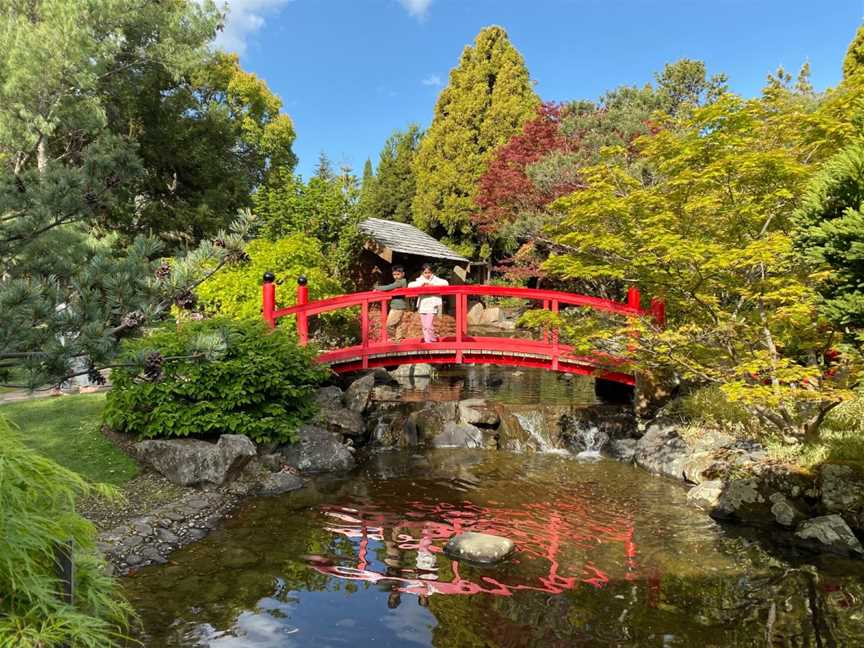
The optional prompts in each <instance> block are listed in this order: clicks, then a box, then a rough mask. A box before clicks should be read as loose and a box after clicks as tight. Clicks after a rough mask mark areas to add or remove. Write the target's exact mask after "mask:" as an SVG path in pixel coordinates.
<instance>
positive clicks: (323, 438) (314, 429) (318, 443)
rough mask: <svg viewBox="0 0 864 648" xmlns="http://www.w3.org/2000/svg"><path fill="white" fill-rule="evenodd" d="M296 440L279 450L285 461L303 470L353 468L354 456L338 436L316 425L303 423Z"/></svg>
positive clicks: (323, 470) (341, 469) (325, 470)
mask: <svg viewBox="0 0 864 648" xmlns="http://www.w3.org/2000/svg"><path fill="white" fill-rule="evenodd" d="M297 436H298V439H297V442H296V443H293V444H291V445H284V446H282V447H281V448H280V449H279V451H280V452H281V453H282V455H283V456H284V457H285V462H286V463H288V464H290V465H292V466H294V467H295V468H297V469H298V470H300V471H303V472H336V471H343V470H351V469H352V468H354V457H353V456H352V454H351V452H350V451H349V450H348V448H346V447H345V446H344V445H342V442H341V439H340V437H339V436H337V435H335V434H333V433H332V432H329V431H328V430H325V429H323V428H321V427H318V426H316V425H308V424H307V425H303V426H301V427H300V429H299V430H298V431H297Z"/></svg>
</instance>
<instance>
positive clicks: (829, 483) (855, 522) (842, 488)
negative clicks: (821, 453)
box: [819, 464, 864, 529]
mask: <svg viewBox="0 0 864 648" xmlns="http://www.w3.org/2000/svg"><path fill="white" fill-rule="evenodd" d="M819 480H820V482H821V485H822V488H821V491H822V507H823V508H824V509H825V510H826V511H827V512H828V513H839V514H841V515H842V516H843V518H844V519H845V520H846V521H847V523H848V524H849V525H850V526H851V527H853V528H856V529H864V475H862V474H861V473H860V472H859V471H857V470H855V468H853V467H852V466H847V465H844V464H824V465H823V466H822V467H821V469H820V475H819Z"/></svg>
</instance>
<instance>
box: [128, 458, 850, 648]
mask: <svg viewBox="0 0 864 648" xmlns="http://www.w3.org/2000/svg"><path fill="white" fill-rule="evenodd" d="M685 492H686V490H685V488H684V487H683V486H682V485H680V484H678V483H675V482H672V481H668V480H665V479H662V478H658V477H653V476H651V475H649V474H647V473H645V472H644V471H641V470H640V469H637V468H635V467H633V466H630V465H624V464H619V463H615V462H612V461H607V460H600V461H579V460H577V459H575V458H573V457H569V456H563V455H561V454H540V453H537V454H530V455H515V454H508V453H503V452H484V451H473V450H435V451H423V452H410V451H393V450H388V451H384V450H382V451H379V452H375V453H373V454H372V455H371V457H370V459H369V461H367V462H366V463H365V464H364V465H363V466H362V467H361V468H360V469H358V470H357V471H356V472H355V473H353V474H351V475H348V476H344V477H340V478H334V477H327V478H323V477H322V478H319V479H317V480H316V481H315V482H313V483H312V484H311V485H310V487H309V488H306V489H304V490H302V491H297V492H294V493H290V494H286V495H284V496H280V497H276V498H269V499H263V498H262V499H256V500H250V501H248V502H247V503H246V505H245V506H244V507H242V508H241V509H240V510H239V511H238V512H237V513H236V514H235V515H234V516H233V517H232V518H231V519H230V520H227V521H226V523H225V525H224V527H223V528H222V529H220V530H219V531H217V532H215V533H213V534H212V535H211V536H209V537H208V538H206V539H205V540H203V541H201V542H199V543H197V544H195V545H192V546H190V547H187V548H186V549H184V550H181V551H179V552H178V553H176V554H175V555H174V556H173V557H172V558H173V560H172V563H171V564H168V565H164V566H161V567H151V568H146V569H143V570H141V571H140V572H138V573H137V574H135V575H134V576H132V577H129V578H126V579H124V584H125V587H126V590H127V592H128V596H129V597H130V599H131V601H132V603H133V605H134V606H135V607H136V608H137V610H138V611H139V613H140V615H141V618H142V623H143V630H142V632H141V634H140V637H139V638H140V639H141V640H142V641H143V643H144V645H146V646H153V647H157V646H158V647H193V646H212V647H214V648H228V647H230V648H239V647H241V646H242V647H244V648H246V647H248V648H264V647H268V648H270V647H274V648H275V647H277V646H279V647H285V646H287V647H291V646H298V647H299V646H317V647H324V646H438V647H444V646H447V647H449V646H453V647H460V648H461V647H472V646H478V647H481V646H482V647H492V646H502V647H505V646H506V647H516V646H552V647H555V646H664V647H666V646H682V647H683V646H706V647H708V646H765V645H770V646H855V645H864V640H862V639H861V637H864V569H862V567H861V565H860V563H854V562H849V561H843V560H839V559H824V558H823V559H821V560H819V561H817V563H816V564H806V563H799V562H796V561H793V560H792V559H790V558H784V557H782V556H780V555H779V554H777V552H776V551H774V550H773V549H771V545H770V543H769V542H768V541H767V540H768V539H767V538H765V537H762V536H759V535H758V534H757V535H754V534H753V533H752V532H748V533H747V534H744V533H743V532H739V531H737V530H736V529H734V528H723V527H721V526H719V525H718V524H717V523H715V522H714V521H712V520H711V519H710V518H708V517H707V516H705V515H704V514H703V513H701V512H700V511H698V510H696V509H694V508H692V507H690V506H688V505H687V504H686V501H685ZM468 529H470V530H475V531H486V532H490V533H496V534H500V535H504V536H507V537H509V538H511V539H513V540H514V541H515V542H516V545H517V550H516V552H515V553H514V554H513V555H512V556H511V557H510V558H509V559H507V560H505V561H504V562H503V563H501V564H498V565H496V566H491V567H479V566H474V565H470V564H465V563H457V562H454V561H452V560H450V559H449V558H447V557H446V556H445V555H444V554H443V553H442V548H443V546H444V545H445V544H446V541H447V539H448V538H449V537H451V536H452V535H453V534H455V533H458V532H460V531H463V530H468Z"/></svg>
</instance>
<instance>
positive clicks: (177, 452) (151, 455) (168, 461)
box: [134, 434, 256, 486]
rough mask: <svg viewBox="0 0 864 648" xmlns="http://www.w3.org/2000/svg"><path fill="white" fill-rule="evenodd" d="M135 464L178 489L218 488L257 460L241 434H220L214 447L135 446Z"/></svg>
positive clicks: (192, 443) (183, 442) (177, 442)
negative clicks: (151, 470) (145, 468)
mask: <svg viewBox="0 0 864 648" xmlns="http://www.w3.org/2000/svg"><path fill="white" fill-rule="evenodd" d="M134 453H135V456H136V457H137V459H138V461H140V462H141V463H143V464H144V465H146V466H149V467H151V468H152V469H153V470H155V471H156V472H158V473H160V474H162V475H164V476H165V478H167V479H168V480H169V481H171V482H172V483H174V484H178V485H179V486H199V485H201V486H221V485H222V484H224V483H225V482H226V481H229V480H231V479H233V478H234V477H236V476H237V475H239V474H240V472H241V471H242V470H243V468H244V467H245V466H246V464H248V463H249V461H250V460H251V459H252V458H253V457H255V456H256V450H255V444H254V443H252V441H251V440H250V439H249V437H247V436H245V435H243V434H223V435H222V436H221V437H219V441H218V442H216V443H210V442H207V441H199V440H195V439H164V440H163V439H159V440H152V441H141V442H139V443H136V444H135V445H134Z"/></svg>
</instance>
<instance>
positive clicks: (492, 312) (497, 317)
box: [469, 306, 503, 324]
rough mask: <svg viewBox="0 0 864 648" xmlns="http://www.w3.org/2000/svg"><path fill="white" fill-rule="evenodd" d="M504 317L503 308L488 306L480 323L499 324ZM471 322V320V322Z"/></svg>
mask: <svg viewBox="0 0 864 648" xmlns="http://www.w3.org/2000/svg"><path fill="white" fill-rule="evenodd" d="M502 319H503V314H502V313H501V309H500V308H498V307H497V306H492V307H491V308H486V309H484V310H483V315H482V317H481V318H480V322H479V323H480V324H497V323H498V322H500V321H501V320H502ZM469 323H470V322H469Z"/></svg>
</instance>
